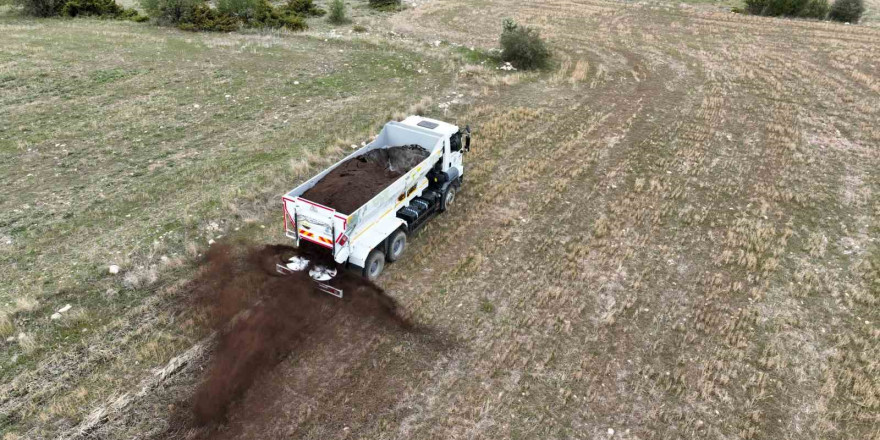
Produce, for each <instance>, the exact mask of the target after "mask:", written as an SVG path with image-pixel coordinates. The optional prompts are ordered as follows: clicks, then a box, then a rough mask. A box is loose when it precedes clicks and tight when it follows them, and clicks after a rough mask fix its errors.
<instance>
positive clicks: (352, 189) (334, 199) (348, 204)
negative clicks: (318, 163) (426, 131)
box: [302, 145, 430, 214]
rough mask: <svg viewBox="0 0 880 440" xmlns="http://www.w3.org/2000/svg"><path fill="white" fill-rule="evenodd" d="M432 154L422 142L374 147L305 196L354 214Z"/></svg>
mask: <svg viewBox="0 0 880 440" xmlns="http://www.w3.org/2000/svg"><path fill="white" fill-rule="evenodd" d="M429 154H430V153H428V151H427V150H425V149H424V148H422V147H420V146H418V145H404V146H400V147H388V148H378V149H375V150H371V151H369V152H367V153H366V154H364V155H361V156H358V157H355V158H353V159H350V160H347V161H345V162H343V163H341V164H340V165H339V166H338V167H336V168H334V169H333V171H331V172H330V173H328V174H327V175H326V176H324V178H323V179H321V180H320V181H318V183H317V184H315V186H314V187H312V188H311V189H309V190H308V191H306V192H304V193H303V194H302V198H304V199H306V200H310V201H312V202H315V203H320V204H321V205H324V206H329V207H331V208H333V209H335V210H337V211H339V212H341V213H344V214H351V213H353V212H354V211H355V210H356V209H358V208H360V207H361V206H362V205H363V204H364V203H367V202H368V201H369V200H370V199H372V198H373V197H375V196H376V194H379V193H380V192H382V190H384V189H385V188H387V187H388V185H390V184H391V183H392V182H394V181H395V180H397V179H398V178H399V177H400V176H402V175H403V174H404V173H406V172H407V171H409V170H411V169H412V168H413V167H415V166H416V165H418V164H419V163H420V162H422V161H423V160H425V158H427V157H428V155H429Z"/></svg>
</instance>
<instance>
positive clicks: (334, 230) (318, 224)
mask: <svg viewBox="0 0 880 440" xmlns="http://www.w3.org/2000/svg"><path fill="white" fill-rule="evenodd" d="M404 145H418V146H420V147H421V148H424V149H425V150H426V151H427V152H428V155H427V157H426V158H425V159H424V160H422V161H421V162H419V163H417V164H415V166H413V167H412V168H411V169H409V170H407V171H406V172H404V173H403V175H401V176H400V177H399V178H397V179H396V180H393V181H392V182H391V183H389V184H388V185H387V186H386V187H385V188H384V189H381V190H379V191H378V193H376V194H375V195H373V196H372V197H371V198H369V199H368V200H367V201H366V202H365V203H363V204H362V205H360V206H357V207H355V208H354V209H351V212H340V211H337V210H336V209H335V208H334V207H332V206H326V205H325V204H322V203H318V202H315V201H312V200H309V199H307V198H305V197H303V195H304V194H305V193H306V192H308V191H309V190H310V189H312V188H314V187H315V185H318V184H319V182H321V181H322V179H324V178H325V177H327V176H328V175H329V174H331V173H332V172H333V171H334V170H335V169H336V168H337V167H340V166H341V165H343V164H345V163H346V162H348V161H350V160H352V159H355V158H357V157H360V156H364V155H365V154H367V153H369V152H370V151H372V150H376V149H382V148H389V147H395V146H404ZM443 147H444V136H443V135H442V134H441V133H439V132H437V131H435V130H431V129H429V128H424V127H420V126H412V125H407V124H403V123H399V122H389V123H388V124H386V125H385V127H384V128H383V129H382V132H381V133H379V135H378V136H377V137H376V139H374V140H373V141H372V142H370V143H369V144H367V145H366V146H364V147H362V148H360V149H358V150H357V151H355V152H353V153H352V154H350V155H348V156H347V157H345V158H344V159H342V160H340V161H339V162H337V163H335V164H334V165H332V166H330V167H328V168H327V169H325V170H324V171H322V172H321V173H319V174H318V175H316V176H314V177H312V178H311V179H309V180H308V181H306V182H305V183H303V184H302V185H300V186H298V187H296V188H294V189H293V190H291V191H290V192H288V193H287V194H286V195H284V197H283V201H284V217H285V219H284V221H285V231H286V234H287V235H288V236H289V237H290V238H293V239H295V240H297V242H299V240H305V241H309V242H312V243H315V244H318V245H320V246H323V247H325V248H327V249H329V250H332V252H333V256H334V259H335V260H336V261H337V262H338V263H342V262H344V261H345V260H346V259H347V258H348V256H349V255H350V254H351V248H352V246H353V245H354V244H356V243H354V242H357V241H358V240H360V239H361V238H362V237H365V235H366V236H369V235H371V234H382V233H385V232H386V231H380V230H376V231H370V229H371V228H372V227H373V226H377V223H379V220H381V219H382V218H383V217H384V216H386V215H389V214H392V215H393V212H394V211H395V207H397V205H398V204H400V203H403V202H404V201H407V200H408V199H409V198H411V197H408V196H411V195H412V194H414V193H416V192H421V191H422V190H423V189H424V188H425V187H427V185H428V182H427V179H426V178H425V176H426V175H427V173H428V171H430V170H431V168H432V167H433V165H434V164H435V163H436V162H437V160H439V159H440V157H442V155H443ZM358 184H359V182H358V181H357V180H352V181H351V182H350V185H352V187H353V188H354V187H355V186H356V185H358ZM378 228H379V229H381V225H379V226H378Z"/></svg>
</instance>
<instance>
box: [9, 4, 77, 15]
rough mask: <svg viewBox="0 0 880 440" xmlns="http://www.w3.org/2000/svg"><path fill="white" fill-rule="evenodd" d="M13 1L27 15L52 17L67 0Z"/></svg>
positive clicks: (59, 11)
mask: <svg viewBox="0 0 880 440" xmlns="http://www.w3.org/2000/svg"><path fill="white" fill-rule="evenodd" d="M13 3H14V4H16V5H18V6H21V7H22V10H23V12H24V13H25V14H27V15H33V16H34V17H54V16H56V15H58V14H59V13H61V9H62V8H64V4H65V3H67V0H13Z"/></svg>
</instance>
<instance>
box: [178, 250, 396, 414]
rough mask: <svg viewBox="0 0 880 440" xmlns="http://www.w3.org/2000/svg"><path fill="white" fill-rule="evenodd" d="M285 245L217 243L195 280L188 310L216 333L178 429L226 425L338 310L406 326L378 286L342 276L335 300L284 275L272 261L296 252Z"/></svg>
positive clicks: (315, 339) (299, 277)
mask: <svg viewBox="0 0 880 440" xmlns="http://www.w3.org/2000/svg"><path fill="white" fill-rule="evenodd" d="M296 253H297V250H296V249H295V248H292V247H289V246H283V245H278V246H264V247H259V248H258V247H253V246H249V245H229V244H224V245H218V246H215V247H213V248H212V249H211V251H210V252H209V254H208V255H207V257H206V261H205V266H204V268H203V270H202V271H201V273H200V275H199V277H198V278H196V279H195V280H194V281H193V290H192V292H193V296H192V299H193V301H192V308H193V313H207V314H208V315H209V316H210V318H209V319H208V320H207V321H206V322H207V323H209V325H210V326H212V327H213V329H214V330H215V331H216V332H217V334H218V335H219V337H218V343H217V347H216V350H215V352H214V354H213V356H212V357H211V359H210V361H209V363H208V365H207V367H206V370H205V376H204V380H203V381H202V382H201V383H200V384H199V385H198V387H197V389H196V391H195V393H194V396H193V397H192V400H191V402H190V404H189V405H187V404H184V405H182V407H183V408H187V407H189V408H191V410H192V414H191V416H190V415H187V414H179V415H178V417H177V420H178V424H182V425H195V426H205V425H212V424H216V423H218V422H224V421H225V419H226V415H227V409H228V408H229V406H230V404H231V403H232V402H233V401H234V400H236V399H237V398H239V397H240V396H241V395H242V394H243V393H244V392H245V391H247V389H248V388H250V386H251V385H252V384H253V383H254V381H255V380H256V379H257V378H258V377H259V376H261V375H262V374H264V373H265V372H266V371H268V370H270V369H271V368H272V367H274V366H275V365H276V364H277V363H278V362H279V361H281V360H283V359H285V358H286V357H288V356H290V355H291V354H292V353H293V352H294V351H295V349H296V348H297V347H298V346H299V345H300V344H301V343H302V342H304V341H308V342H309V343H321V341H322V339H323V337H322V335H326V334H327V332H326V331H324V330H325V327H326V326H327V325H328V323H329V322H332V321H331V319H330V318H332V316H333V315H335V314H336V313H339V312H340V311H342V312H343V313H347V314H350V315H352V316H356V317H358V318H364V319H371V320H375V321H376V322H377V323H378V324H379V325H380V326H388V327H392V328H396V329H405V330H406V329H411V327H412V326H411V325H410V324H409V323H408V322H407V321H406V320H405V319H403V318H402V317H401V316H399V315H398V313H397V303H396V302H395V301H394V300H393V299H392V298H391V297H389V296H387V295H385V293H384V292H383V291H382V289H381V288H379V287H377V286H376V285H374V284H372V283H370V282H369V281H367V280H365V279H363V278H361V277H358V276H356V275H354V274H352V273H350V272H345V271H342V272H340V273H339V275H338V276H337V277H336V280H335V284H336V285H337V286H339V287H341V288H342V289H343V290H344V291H345V293H346V296H345V299H344V300H338V299H336V298H333V297H330V296H329V295H327V294H325V293H322V292H319V291H318V290H316V289H315V284H314V283H313V282H312V280H311V279H310V278H309V276H308V274H307V271H303V272H297V273H294V274H293V275H285V276H281V275H279V274H278V273H276V272H275V269H274V264H275V263H276V262H282V261H283V259H286V258H287V257H289V256H291V255H293V254H296Z"/></svg>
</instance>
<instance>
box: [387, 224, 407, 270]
mask: <svg viewBox="0 0 880 440" xmlns="http://www.w3.org/2000/svg"><path fill="white" fill-rule="evenodd" d="M405 250H406V233H405V232H403V231H402V230H400V229H398V230H397V232H395V233H393V234H391V237H389V238H388V254H387V255H385V259H386V260H388V262H389V263H393V262H395V261H397V260H399V259H400V257H402V256H403V251H405Z"/></svg>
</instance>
